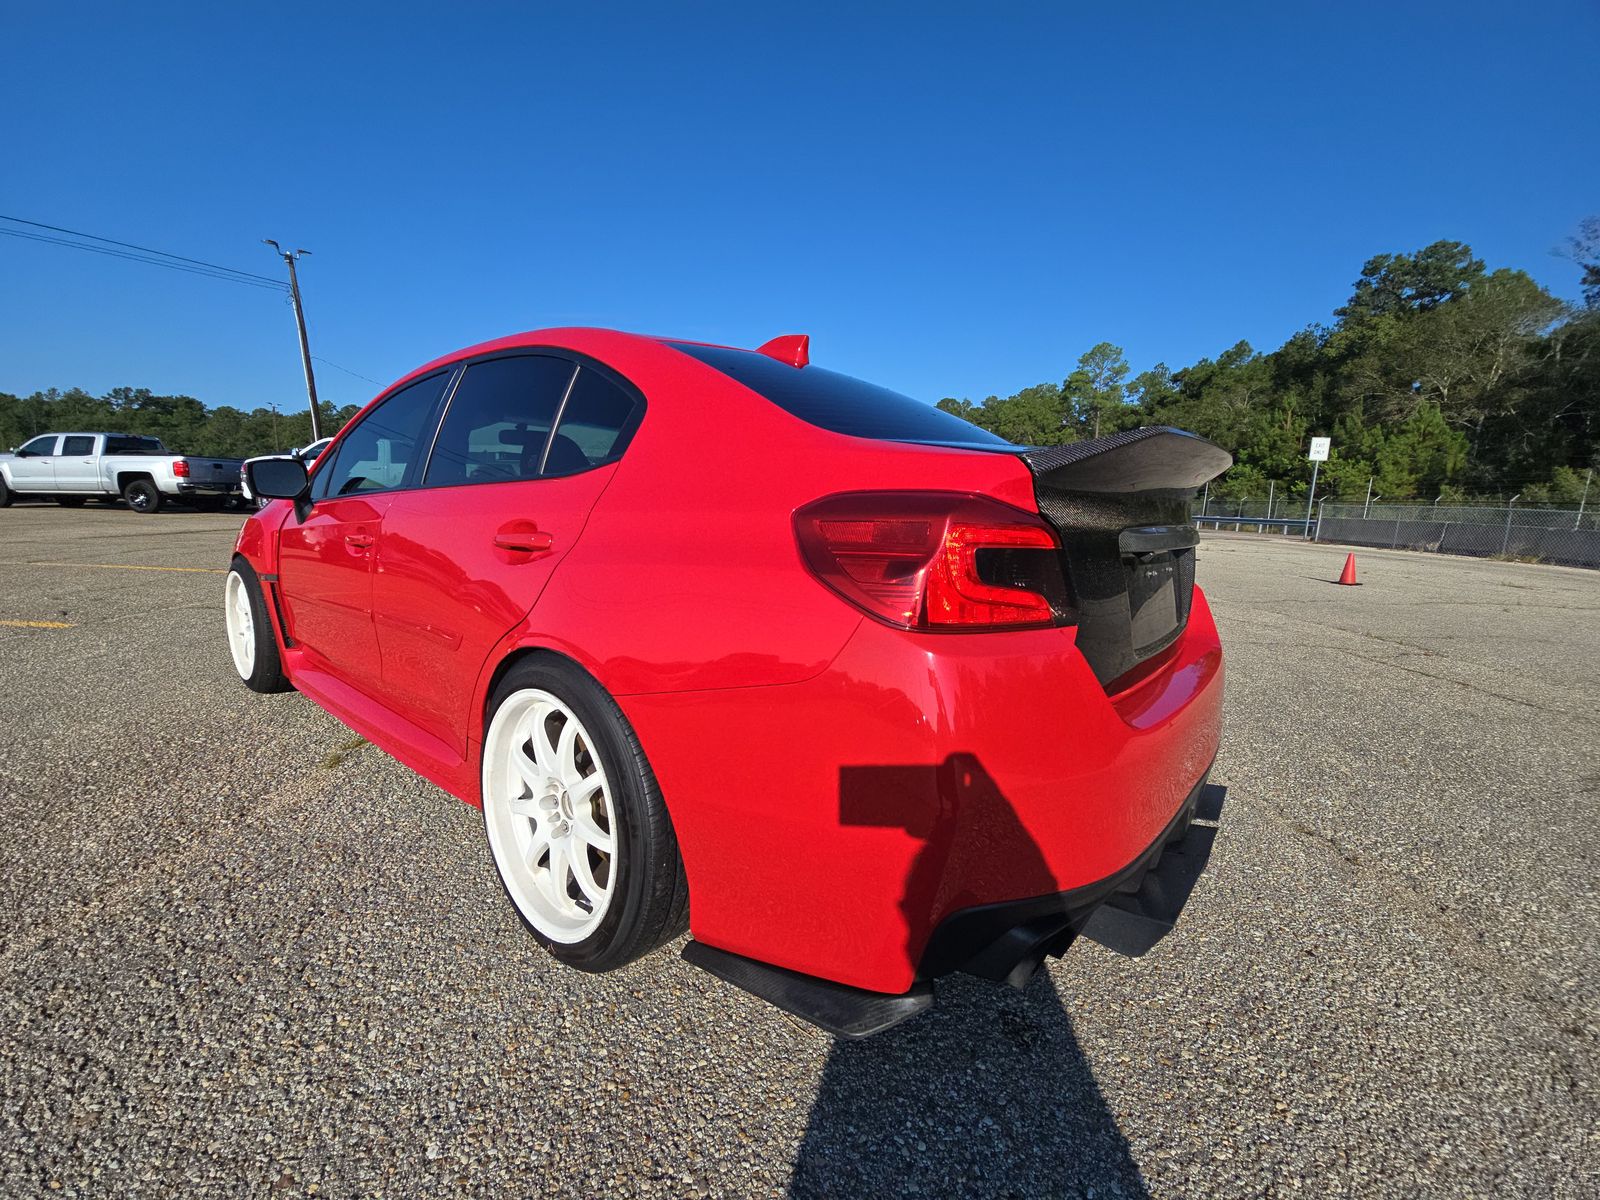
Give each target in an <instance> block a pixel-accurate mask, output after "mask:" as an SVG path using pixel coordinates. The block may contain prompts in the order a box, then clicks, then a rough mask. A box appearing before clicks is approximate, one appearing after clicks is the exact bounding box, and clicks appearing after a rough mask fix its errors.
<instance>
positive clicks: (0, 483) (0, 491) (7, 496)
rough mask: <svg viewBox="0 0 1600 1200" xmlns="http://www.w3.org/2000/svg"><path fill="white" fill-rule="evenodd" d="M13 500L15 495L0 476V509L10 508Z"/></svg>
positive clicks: (3, 477) (2, 476)
mask: <svg viewBox="0 0 1600 1200" xmlns="http://www.w3.org/2000/svg"><path fill="white" fill-rule="evenodd" d="M15 498H16V493H15V492H13V491H12V490H11V488H10V486H9V485H7V483H6V479H5V476H4V475H0V508H10V507H11V501H12V500H14V499H15Z"/></svg>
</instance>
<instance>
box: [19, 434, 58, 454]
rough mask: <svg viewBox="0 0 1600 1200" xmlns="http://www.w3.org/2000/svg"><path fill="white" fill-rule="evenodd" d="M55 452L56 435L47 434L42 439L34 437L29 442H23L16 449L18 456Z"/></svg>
mask: <svg viewBox="0 0 1600 1200" xmlns="http://www.w3.org/2000/svg"><path fill="white" fill-rule="evenodd" d="M55 452H56V435H55V434H53V433H47V434H45V435H44V436H43V437H36V438H34V439H33V440H32V441H31V442H25V443H23V444H22V445H21V446H18V447H17V453H18V454H35V455H38V454H54V453H55Z"/></svg>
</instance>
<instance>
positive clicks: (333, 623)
mask: <svg viewBox="0 0 1600 1200" xmlns="http://www.w3.org/2000/svg"><path fill="white" fill-rule="evenodd" d="M449 377H450V372H448V371H441V372H439V373H437V374H434V375H430V376H428V377H427V378H426V379H420V380H417V381H416V382H414V383H411V384H408V385H407V386H405V387H402V388H400V389H398V390H397V391H395V392H394V393H392V394H391V395H389V396H387V397H385V398H384V399H383V400H382V401H381V402H380V403H379V404H377V405H376V406H374V407H373V408H371V409H369V410H368V411H367V412H366V413H364V414H363V415H362V417H361V419H360V422H359V423H358V424H357V425H356V426H354V427H353V428H352V429H351V430H350V431H349V433H348V434H347V435H346V436H345V437H344V439H343V440H342V441H341V442H340V443H339V446H338V449H337V451H336V453H335V454H334V455H333V456H332V458H331V460H329V461H324V462H320V463H319V464H318V467H319V470H318V471H317V472H316V474H315V475H314V476H313V478H312V489H311V505H310V509H309V511H307V512H306V514H305V518H304V520H302V519H300V517H299V516H298V515H297V514H294V513H291V514H290V515H289V516H287V517H286V518H285V520H284V523H283V526H282V527H281V529H280V531H279V534H278V589H279V595H280V597H281V599H282V603H283V608H284V617H285V621H286V624H287V627H288V632H289V636H290V637H291V638H292V639H293V641H294V643H295V646H296V647H297V648H298V649H301V650H303V651H305V652H306V653H307V657H308V658H309V659H311V660H312V662H311V665H313V666H320V667H322V668H323V669H325V670H327V671H329V672H330V673H331V674H333V675H335V676H337V677H338V678H339V679H341V680H342V681H344V682H345V683H347V684H349V685H350V686H352V687H354V688H356V689H357V690H359V691H362V692H365V693H366V694H367V695H369V696H376V695H377V694H378V692H379V690H380V681H381V677H382V671H381V667H380V662H379V656H378V638H377V634H376V632H375V631H374V629H373V625H372V571H373V564H374V561H375V559H374V554H373V550H374V547H375V546H376V545H377V542H378V536H379V530H380V528H381V527H382V524H383V519H384V514H385V513H386V512H387V511H388V508H389V506H390V505H391V504H392V503H393V501H394V498H395V496H396V495H398V494H399V493H400V491H401V489H403V488H405V487H407V486H408V485H409V484H410V483H411V481H412V479H413V478H414V477H415V475H416V473H417V472H418V471H419V470H420V468H421V461H420V459H421V456H422V454H423V453H424V452H425V451H426V450H427V447H428V445H429V442H430V440H431V433H432V429H433V421H434V418H435V415H436V409H437V406H438V402H439V399H440V397H441V395H442V394H443V391H444V385H445V383H446V381H447V380H448V379H449ZM324 458H325V459H326V458H327V456H324Z"/></svg>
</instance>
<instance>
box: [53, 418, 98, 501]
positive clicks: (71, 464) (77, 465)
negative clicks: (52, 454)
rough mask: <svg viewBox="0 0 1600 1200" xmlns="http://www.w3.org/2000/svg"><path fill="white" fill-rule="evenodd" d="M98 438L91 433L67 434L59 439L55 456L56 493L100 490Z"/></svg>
mask: <svg viewBox="0 0 1600 1200" xmlns="http://www.w3.org/2000/svg"><path fill="white" fill-rule="evenodd" d="M100 441H101V439H100V437H99V436H98V435H97V434H92V433H68V434H64V435H63V436H62V438H61V448H60V451H59V452H58V453H57V454H56V460H55V461H56V470H55V480H56V491H58V492H79V493H86V492H98V491H99V490H100V457H99V450H100Z"/></svg>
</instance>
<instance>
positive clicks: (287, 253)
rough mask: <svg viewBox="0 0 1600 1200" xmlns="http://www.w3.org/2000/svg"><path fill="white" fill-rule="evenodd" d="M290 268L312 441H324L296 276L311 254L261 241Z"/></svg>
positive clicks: (295, 320)
mask: <svg viewBox="0 0 1600 1200" xmlns="http://www.w3.org/2000/svg"><path fill="white" fill-rule="evenodd" d="M261 240H262V241H263V242H264V243H266V244H267V245H268V246H271V247H272V248H273V250H275V251H277V253H278V256H279V257H280V258H282V259H283V261H284V262H285V263H287V264H288V266H289V299H290V300H291V301H292V302H293V304H294V323H295V326H296V328H298V329H299V331H300V365H301V366H303V367H304V368H305V371H306V399H307V400H309V401H310V403H311V440H312V441H313V442H320V441H321V440H322V419H321V416H320V415H319V414H318V412H317V377H316V376H315V375H314V374H312V371H311V343H310V342H309V341H307V340H306V311H305V309H304V308H302V307H301V305H300V280H299V278H298V277H297V276H296V275H295V271H294V263H295V259H297V258H299V257H300V256H301V255H302V254H310V253H311V251H309V250H285V249H284V248H283V247H282V246H280V245H278V243H277V242H275V241H273V240H272V239H271V238H262V239H261Z"/></svg>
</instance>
